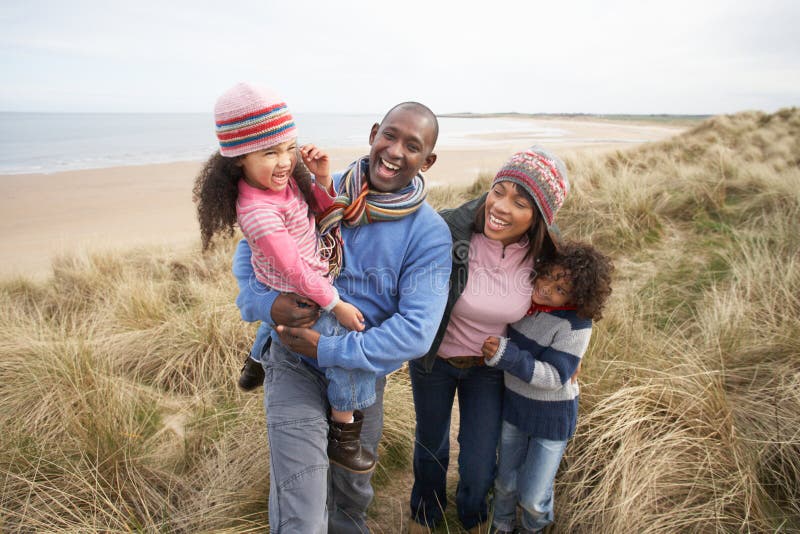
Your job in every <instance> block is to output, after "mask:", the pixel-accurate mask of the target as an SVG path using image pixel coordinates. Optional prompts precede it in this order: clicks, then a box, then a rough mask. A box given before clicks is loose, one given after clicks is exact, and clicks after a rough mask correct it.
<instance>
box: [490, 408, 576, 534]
mask: <svg viewBox="0 0 800 534" xmlns="http://www.w3.org/2000/svg"><path fill="white" fill-rule="evenodd" d="M566 447H567V442H566V441H553V440H550V439H543V438H536V437H533V436H531V435H530V434H528V433H526V432H523V431H521V430H520V429H519V428H517V427H516V426H514V425H512V424H511V423H508V422H506V421H503V432H502V437H501V438H500V459H499V461H498V465H497V480H496V481H495V483H494V519H493V520H492V523H493V525H494V526H495V527H496V528H498V529H500V530H508V531H511V530H514V526H515V522H516V516H517V504H519V505H520V507H521V508H522V527H523V528H524V529H525V530H527V531H536V530H539V529H542V528H544V527H546V526H547V525H549V524H550V523H552V522H553V482H554V481H555V478H556V472H557V471H558V465H559V464H560V463H561V457H562V456H564V449H566Z"/></svg>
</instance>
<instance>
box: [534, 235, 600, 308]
mask: <svg viewBox="0 0 800 534" xmlns="http://www.w3.org/2000/svg"><path fill="white" fill-rule="evenodd" d="M557 266H558V267H562V268H563V269H564V270H565V271H567V273H568V276H569V279H570V281H571V282H572V295H571V296H570V304H571V305H573V306H575V308H576V311H577V313H578V315H579V316H580V317H582V318H584V319H592V320H594V321H598V320H600V319H601V318H602V317H603V307H604V306H605V304H606V300H607V299H608V297H609V296H610V295H611V273H613V272H614V264H613V263H612V262H611V259H610V258H609V257H608V256H606V255H605V254H603V253H602V252H600V251H599V250H597V249H596V248H594V247H593V246H591V245H589V244H588V243H580V242H577V241H565V242H563V243H561V244H560V245H559V246H558V251H557V253H556V255H555V257H553V258H552V259H549V260H544V261H543V262H542V263H541V264H540V265H538V266H537V270H538V273H537V274H547V273H549V272H550V271H551V270H552V269H553V268H554V267H557Z"/></svg>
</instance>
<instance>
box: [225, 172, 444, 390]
mask: <svg viewBox="0 0 800 534" xmlns="http://www.w3.org/2000/svg"><path fill="white" fill-rule="evenodd" d="M341 178H342V175H341V174H337V175H335V176H334V183H335V184H336V186H337V187H336V189H337V191H338V190H340V188H339V185H340V181H341ZM342 240H343V241H344V265H343V267H342V272H341V274H340V275H339V277H338V278H337V279H336V281H335V282H334V285H335V286H336V289H338V291H339V295H340V296H341V298H342V299H343V300H345V301H347V302H349V303H351V304H353V305H354V306H355V307H357V308H358V309H359V310H361V313H363V314H364V319H365V322H366V326H367V328H366V330H365V331H364V332H348V333H347V334H345V335H343V336H323V337H321V338H320V340H319V345H318V346H317V360H316V361H315V360H313V359H309V360H308V361H309V362H310V363H312V364H318V365H319V366H320V367H332V366H338V367H343V368H346V369H365V370H368V371H372V372H375V373H377V374H378V375H385V374H388V373H390V372H392V371H394V370H396V369H398V368H399V367H400V366H401V365H402V364H403V362H405V361H407V360H410V359H413V358H418V357H419V356H421V355H423V354H425V353H426V352H427V351H428V349H429V347H430V345H431V343H432V342H433V338H434V335H435V334H436V329H437V328H438V326H439V321H440V320H441V318H442V313H443V312H444V306H445V303H446V302H447V284H448V280H449V277H450V266H451V258H450V248H451V244H452V242H451V240H450V231H449V230H448V229H447V225H446V224H445V222H444V221H443V220H442V218H441V217H440V216H439V214H437V213H436V211H434V210H433V208H431V207H430V205H428V204H427V203H425V204H423V205H422V207H420V208H419V209H418V210H417V211H415V212H414V213H412V214H411V215H408V216H406V217H403V218H402V219H399V220H396V221H382V222H375V223H372V224H366V225H362V226H356V227H347V226H344V225H343V226H342ZM233 274H234V276H236V279H237V282H238V283H239V296H238V297H237V299H236V304H237V306H238V307H239V310H240V311H241V314H242V319H244V320H245V321H251V322H252V321H258V320H260V321H263V323H262V325H261V328H260V329H259V332H258V336H257V338H256V343H255V345H254V351H258V350H260V348H261V346H263V343H264V342H265V341H266V338H267V336H268V335H269V333H270V326H269V325H270V323H272V318H271V317H270V310H271V309H272V304H273V302H274V301H275V298H276V297H277V296H278V293H277V292H275V291H272V290H270V289H269V288H267V287H265V286H264V285H262V284H260V283H259V282H258V281H257V280H256V278H255V275H254V274H253V268H252V266H251V265H250V248H249V247H248V246H247V243H246V242H245V241H242V242H241V243H239V246H238V248H237V249H236V254H235V256H234V261H233Z"/></svg>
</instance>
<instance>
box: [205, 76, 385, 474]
mask: <svg viewBox="0 0 800 534" xmlns="http://www.w3.org/2000/svg"><path fill="white" fill-rule="evenodd" d="M214 115H215V120H216V131H217V138H218V139H219V144H220V150H219V152H217V153H215V154H214V155H212V156H211V158H209V160H208V161H207V162H206V165H205V167H204V169H203V170H202V171H201V173H200V175H199V176H198V177H197V179H196V182H195V187H194V196H195V201H196V202H197V212H198V218H199V221H200V232H201V236H202V242H203V250H206V249H208V247H209V245H210V243H211V239H212V238H213V237H214V235H215V234H216V233H218V232H227V233H228V234H232V233H233V229H234V225H235V224H238V225H239V227H240V228H241V230H242V233H243V234H244V236H245V238H246V239H247V241H248V243H249V245H250V248H251V249H252V252H253V255H252V265H253V270H254V271H255V274H256V278H257V279H258V281H259V282H261V283H262V284H264V285H267V286H269V287H271V288H273V289H276V290H278V291H283V292H291V293H297V294H299V295H302V296H304V297H307V298H309V299H311V300H313V301H314V302H316V303H317V304H318V305H319V306H320V308H321V309H322V310H324V311H325V312H332V314H333V315H334V316H335V319H336V320H338V323H337V322H336V320H334V319H333V318H332V317H331V316H330V313H324V314H323V315H322V317H321V318H320V320H319V321H318V323H317V327H316V329H322V330H327V331H324V332H321V333H323V334H335V333H338V330H339V328H340V327H339V324H341V325H342V326H344V327H346V328H349V329H350V330H359V331H361V330H363V329H364V317H363V316H362V314H361V312H360V311H359V310H358V309H357V308H355V307H354V306H353V305H351V304H348V303H346V302H344V301H342V300H341V299H340V298H339V294H338V292H337V291H336V289H335V288H334V287H333V285H332V284H331V280H330V276H329V275H331V274H332V275H334V276H335V274H336V273H337V272H338V268H339V267H340V266H341V255H340V254H339V253H338V251H340V250H341V249H340V247H338V246H337V239H338V235H336V234H333V235H330V234H329V235H328V236H327V237H326V238H325V239H321V238H318V235H317V231H316V225H315V222H314V214H319V213H322V212H323V211H324V210H325V209H327V208H328V207H329V206H330V205H331V204H332V203H333V200H334V197H335V192H334V191H333V187H332V178H331V175H330V162H329V158H328V155H327V154H326V153H325V152H323V151H321V150H320V149H318V148H317V147H315V146H313V145H305V146H303V147H301V148H300V149H299V151H298V147H297V129H296V127H295V124H294V119H293V118H292V115H291V114H290V112H289V110H288V108H287V106H286V104H285V103H284V102H283V101H282V99H281V98H279V97H278V96H277V95H276V94H275V93H273V92H272V91H271V90H269V89H267V88H265V87H259V86H255V85H251V84H247V83H239V84H237V85H235V86H234V87H232V88H231V89H229V90H228V91H227V92H225V93H224V94H223V95H222V96H221V97H220V98H219V99H218V100H217V103H216V106H215V108H214ZM298 152H299V154H300V157H301V158H302V160H303V161H302V162H298V161H297V155H298ZM304 164H305V165H304ZM309 171H311V172H313V174H314V177H312V176H311V175H310V173H309ZM275 339H276V341H275V342H276V343H277V336H275ZM325 374H326V377H327V378H328V380H329V385H328V400H329V402H330V405H331V419H332V421H331V430H330V432H329V442H328V455H329V458H330V460H331V461H332V462H334V463H337V464H340V465H342V466H344V467H346V468H348V469H350V470H352V471H356V472H368V471H370V470H372V469H373V468H374V466H375V459H374V457H373V456H372V455H371V454H370V453H369V452H368V451H366V450H362V449H361V447H360V441H359V439H360V431H361V424H362V415H361V412H359V411H355V408H365V407H367V406H369V405H370V404H371V403H372V402H373V401H374V397H369V398H362V397H359V396H358V395H359V392H362V391H368V392H369V391H371V392H372V393H371V394H372V395H374V390H375V388H374V382H375V376H374V374H372V373H369V372H367V371H362V370H345V369H340V368H329V369H326V371H325ZM370 382H371V384H372V387H371V388H370V387H369V384H370ZM355 383H357V384H358V385H359V386H363V387H353V384H355Z"/></svg>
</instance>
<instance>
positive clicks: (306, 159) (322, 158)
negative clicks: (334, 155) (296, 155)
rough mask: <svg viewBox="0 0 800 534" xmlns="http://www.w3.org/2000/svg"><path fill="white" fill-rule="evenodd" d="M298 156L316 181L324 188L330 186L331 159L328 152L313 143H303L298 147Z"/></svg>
mask: <svg viewBox="0 0 800 534" xmlns="http://www.w3.org/2000/svg"><path fill="white" fill-rule="evenodd" d="M300 157H301V158H303V163H305V164H306V167H308V170H309V171H311V173H312V174H313V175H314V177H315V178H316V179H317V182H318V183H319V184H320V185H321V186H323V187H324V188H325V189H328V188H330V185H331V160H330V158H329V157H328V153H327V152H325V151H324V150H322V149H320V148H317V147H316V146H314V145H303V146H301V147H300Z"/></svg>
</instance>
